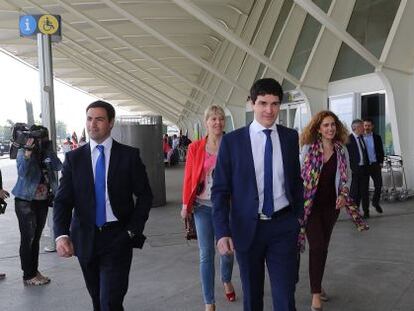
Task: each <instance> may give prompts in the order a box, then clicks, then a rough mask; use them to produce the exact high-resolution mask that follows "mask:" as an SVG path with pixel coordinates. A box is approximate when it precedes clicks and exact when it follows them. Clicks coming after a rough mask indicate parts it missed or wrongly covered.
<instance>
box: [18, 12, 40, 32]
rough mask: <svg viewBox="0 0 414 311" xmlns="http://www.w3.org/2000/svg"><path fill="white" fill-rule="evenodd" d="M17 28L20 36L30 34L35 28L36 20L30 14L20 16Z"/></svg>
mask: <svg viewBox="0 0 414 311" xmlns="http://www.w3.org/2000/svg"><path fill="white" fill-rule="evenodd" d="M19 28H20V34H21V35H22V36H32V35H34V34H35V32H36V30H37V21H36V19H35V18H34V17H33V16H32V15H23V16H20V21H19Z"/></svg>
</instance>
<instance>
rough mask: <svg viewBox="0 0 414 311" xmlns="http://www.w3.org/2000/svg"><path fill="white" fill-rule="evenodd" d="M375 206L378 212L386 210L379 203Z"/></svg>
mask: <svg viewBox="0 0 414 311" xmlns="http://www.w3.org/2000/svg"><path fill="white" fill-rule="evenodd" d="M374 207H375V210H376V211H377V212H378V213H380V214H382V213H383V212H384V211H383V210H382V207H381V206H380V205H379V204H378V205H374Z"/></svg>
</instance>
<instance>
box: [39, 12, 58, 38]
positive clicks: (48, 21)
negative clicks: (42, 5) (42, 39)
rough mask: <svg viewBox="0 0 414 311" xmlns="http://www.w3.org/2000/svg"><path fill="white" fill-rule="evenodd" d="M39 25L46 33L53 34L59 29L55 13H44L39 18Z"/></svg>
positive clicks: (41, 30)
mask: <svg viewBox="0 0 414 311" xmlns="http://www.w3.org/2000/svg"><path fill="white" fill-rule="evenodd" d="M37 26H38V28H39V30H40V32H41V33H43V34H45V35H53V34H54V33H56V32H57V31H58V29H59V21H58V20H57V18H56V17H55V16H53V15H42V16H41V17H40V18H39V21H38V23H37Z"/></svg>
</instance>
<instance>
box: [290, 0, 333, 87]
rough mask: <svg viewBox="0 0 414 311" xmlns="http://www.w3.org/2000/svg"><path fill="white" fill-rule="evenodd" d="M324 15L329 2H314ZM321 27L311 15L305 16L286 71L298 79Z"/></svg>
mask: <svg viewBox="0 0 414 311" xmlns="http://www.w3.org/2000/svg"><path fill="white" fill-rule="evenodd" d="M313 2H314V3H315V4H316V5H318V6H319V7H320V8H321V9H322V10H323V11H324V12H325V13H326V12H328V10H329V6H330V4H331V0H314V1H313ZM321 27H322V25H321V24H320V23H319V22H318V21H317V20H316V19H314V18H313V17H312V16H311V15H309V14H308V15H306V18H305V22H304V23H303V27H302V31H301V32H300V35H299V38H298V41H297V43H296V46H295V50H294V51H293V54H292V58H291V59H290V63H289V66H288V69H287V71H288V72H289V73H290V74H292V75H293V76H295V77H296V78H298V79H300V77H301V75H302V73H303V70H304V69H305V66H306V63H307V62H308V59H309V55H310V53H311V52H312V48H313V46H314V44H315V41H316V38H317V37H318V34H319V32H320V30H321Z"/></svg>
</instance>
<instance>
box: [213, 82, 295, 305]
mask: <svg viewBox="0 0 414 311" xmlns="http://www.w3.org/2000/svg"><path fill="white" fill-rule="evenodd" d="M282 97H283V91H282V87H281V86H280V84H279V83H278V82H277V81H275V80H274V79H261V80H258V81H256V82H255V83H254V84H253V86H252V88H251V90H250V99H251V104H252V108H253V111H254V121H253V122H252V123H250V125H248V126H246V127H244V128H241V129H238V130H235V131H233V132H231V133H229V134H227V135H224V137H223V139H222V142H221V144H220V150H219V153H218V158H217V164H216V168H215V171H214V183H213V187H212V201H213V222H214V227H215V233H216V238H217V247H218V250H219V252H220V253H221V254H230V253H233V251H236V256H237V260H238V263H239V267H240V276H241V280H242V286H243V294H244V298H243V305H244V311H262V310H263V292H264V279H265V265H266V266H267V270H268V274H269V277H270V284H271V292H272V298H273V310H278V311H294V310H295V297H294V296H295V282H296V277H297V254H298V249H297V239H298V233H299V222H298V218H299V217H301V215H302V213H303V186H302V185H303V184H302V179H301V177H300V164H299V144H298V133H297V132H296V131H294V130H292V129H288V128H286V127H283V126H280V125H276V119H277V116H278V113H279V110H280V104H281V101H282ZM276 304H277V307H276Z"/></svg>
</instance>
